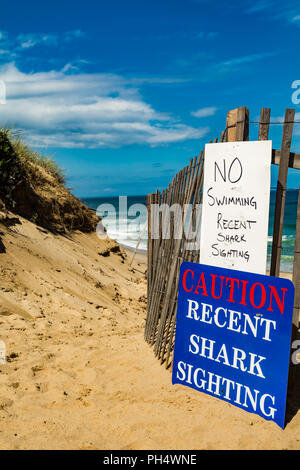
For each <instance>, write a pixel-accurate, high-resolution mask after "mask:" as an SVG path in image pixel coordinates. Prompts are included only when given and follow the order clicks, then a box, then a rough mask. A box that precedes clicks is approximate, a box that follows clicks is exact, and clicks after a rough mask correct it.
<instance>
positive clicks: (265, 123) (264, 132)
mask: <svg viewBox="0 0 300 470" xmlns="http://www.w3.org/2000/svg"><path fill="white" fill-rule="evenodd" d="M270 116H271V109H270V108H262V109H261V113H260V121H259V132H258V140H268V137H269V126H270Z"/></svg>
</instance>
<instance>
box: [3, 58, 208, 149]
mask: <svg viewBox="0 0 300 470" xmlns="http://www.w3.org/2000/svg"><path fill="white" fill-rule="evenodd" d="M68 70H69V67H67V66H66V67H64V69H63V70H61V71H50V72H39V73H23V72H21V71H20V70H19V69H18V68H17V67H16V65H15V64H14V63H10V64H6V65H3V66H0V79H1V80H3V81H4V82H5V84H6V90H7V96H6V105H5V106H2V107H1V123H2V124H7V125H14V126H15V127H16V128H18V129H21V130H23V132H24V136H25V137H26V138H27V139H28V140H29V142H30V143H31V144H32V145H35V146H40V147H44V146H48V147H69V148H97V147H105V146H106V147H107V146H109V147H118V146H122V145H128V144H148V145H152V146H156V145H162V144H168V143H172V142H179V141H184V140H187V139H199V138H201V137H203V136H204V135H205V134H206V133H207V132H208V130H209V129H208V128H207V127H204V128H194V127H191V126H189V125H186V124H182V123H180V122H178V120H175V119H173V118H172V116H170V115H169V114H167V113H162V112H158V111H156V110H155V109H154V108H153V107H152V106H151V104H149V103H147V102H145V100H144V99H143V98H142V96H141V95H140V92H139V89H138V88H137V87H136V83H135V81H134V80H127V79H125V78H123V77H122V76H119V75H115V74H80V73H77V74H71V75H70V74H68V73H67V71H68Z"/></svg>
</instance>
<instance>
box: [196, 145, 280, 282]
mask: <svg viewBox="0 0 300 470" xmlns="http://www.w3.org/2000/svg"><path fill="white" fill-rule="evenodd" d="M271 157H272V141H271V140H267V141H257V142H256V141H255V142H224V143H219V144H206V145H205V162H204V185H203V208H202V221H201V239H200V263H202V264H208V265H211V266H219V267H224V268H228V269H237V270H240V271H247V272H253V273H258V274H265V273H266V264H267V244H268V221H269V201H270V176H271V175H270V173H271Z"/></svg>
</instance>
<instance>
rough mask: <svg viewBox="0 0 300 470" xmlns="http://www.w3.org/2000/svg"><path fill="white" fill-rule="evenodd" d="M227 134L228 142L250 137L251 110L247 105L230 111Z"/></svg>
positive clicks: (227, 120)
mask: <svg viewBox="0 0 300 470" xmlns="http://www.w3.org/2000/svg"><path fill="white" fill-rule="evenodd" d="M226 134H227V139H226V141H227V142H235V141H243V140H248V139H249V110H248V109H247V108H246V107H245V106H242V107H240V108H236V109H232V110H231V111H228V113H227V119H226ZM222 137H223V136H222Z"/></svg>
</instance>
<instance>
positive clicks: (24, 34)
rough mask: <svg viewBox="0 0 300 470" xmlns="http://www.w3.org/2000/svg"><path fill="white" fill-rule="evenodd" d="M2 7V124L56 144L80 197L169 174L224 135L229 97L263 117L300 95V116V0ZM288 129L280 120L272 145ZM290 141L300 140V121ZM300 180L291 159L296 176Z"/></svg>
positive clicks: (126, 190)
mask: <svg viewBox="0 0 300 470" xmlns="http://www.w3.org/2000/svg"><path fill="white" fill-rule="evenodd" d="M0 8H1V16H0V80H2V81H4V82H5V84H6V93H7V96H6V98H7V99H6V104H5V105H0V116H1V120H0V121H1V124H9V125H14V126H15V127H17V128H18V129H21V130H22V131H23V133H24V137H25V138H26V139H27V140H28V142H29V143H30V144H31V145H34V146H35V147H36V148H38V149H39V150H41V151H42V152H43V153H45V154H50V155H51V156H53V157H54V158H55V159H56V160H57V162H58V163H59V164H60V165H61V166H62V167H63V168H64V169H65V172H66V175H67V180H68V185H69V186H70V187H71V188H72V189H73V192H74V193H75V194H76V195H77V196H79V197H87V196H92V197H95V196H105V195H106V196H110V195H119V194H121V195H134V194H146V193H148V192H153V191H155V190H156V189H157V188H163V187H165V186H167V184H168V183H169V181H170V179H171V178H172V177H173V175H174V174H175V173H176V172H177V171H178V170H179V169H181V168H182V167H183V166H185V165H186V164H187V163H188V161H189V159H190V158H191V157H193V156H194V155H197V154H198V153H199V151H200V150H201V149H202V148H203V146H204V144H205V143H206V142H208V141H209V140H211V139H213V138H214V137H216V136H219V135H220V132H221V130H222V129H223V128H224V126H225V119H226V113H227V111H228V110H229V109H233V108H236V107H238V106H247V107H248V108H249V109H250V120H252V121H256V120H257V119H258V116H259V113H260V108H261V107H271V110H272V112H271V120H272V121H279V120H280V119H282V117H283V116H284V112H285V109H286V108H288V107H294V108H295V109H296V113H297V114H296V118H297V120H299V121H300V104H294V103H293V102H292V93H293V92H294V91H295V90H293V89H292V83H293V82H294V81H295V80H300V69H299V62H300V57H299V54H298V44H299V39H300V38H299V35H300V4H299V2H298V1H291V0H287V1H286V2H282V1H274V0H252V1H231V2H220V1H219V2H218V1H215V2H210V1H206V0H184V1H176V0H159V1H158V0H151V1H146V0H145V1H142V2H141V1H131V0H127V1H126V2H125V1H124V0H123V1H119V0H118V1H113V0H112V1H110V2H104V1H102V0H98V1H91V0H85V2H79V1H77V0H73V1H72V2H71V1H59V2H58V1H56V0H54V1H52V2H47V3H42V2H40V1H30V0H29V1H27V2H23V1H22V2H21V1H14V2H11V3H8V2H4V1H0ZM299 97H300V93H299ZM281 130H282V126H278V125H277V126H272V128H271V134H270V138H272V140H273V147H274V148H280V137H281ZM250 136H251V138H252V139H255V138H256V136H257V125H256V124H251V127H250ZM292 149H293V150H294V151H297V152H300V124H299V125H296V126H295V133H294V137H293V142H292ZM299 173H300V172H299ZM275 175H276V169H273V171H272V176H273V177H272V184H273V185H274V184H275ZM299 182H300V178H299V176H298V172H297V171H290V173H289V186H290V187H298V186H299Z"/></svg>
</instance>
